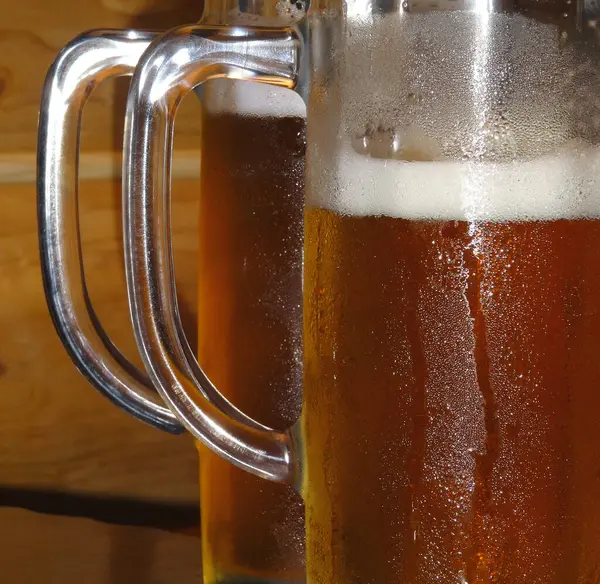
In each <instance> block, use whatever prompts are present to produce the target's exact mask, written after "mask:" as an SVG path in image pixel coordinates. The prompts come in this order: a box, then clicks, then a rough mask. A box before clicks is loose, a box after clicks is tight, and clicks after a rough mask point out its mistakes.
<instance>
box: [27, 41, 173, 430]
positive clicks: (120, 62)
mask: <svg viewBox="0 0 600 584" xmlns="http://www.w3.org/2000/svg"><path fill="white" fill-rule="evenodd" d="M156 36H157V35H156V33H150V32H142V31H134V30H129V31H124V30H95V31H90V32H88V33H85V34H83V35H81V36H79V37H77V38H75V39H74V40H73V41H71V42H70V43H69V44H68V45H67V46H66V47H65V48H64V49H63V50H62V51H61V52H60V54H59V55H58V57H57V58H56V60H55V61H54V63H53V64H52V66H51V68H50V70H49V71H48V74H47V76H46V81H45V84H44V89H43V95H42V102H41V111H40V117H39V134H38V180H37V188H38V201H37V207H38V230H39V246H40V256H41V257H40V259H41V266H42V279H43V283H44V292H45V295H46V301H47V303H48V308H49V310H50V314H51V316H52V320H53V322H54V326H55V328H56V331H57V333H58V335H59V337H60V339H61V341H62V343H63V345H64V346H65V348H66V349H67V352H68V353H69V355H70V357H71V359H72V360H73V361H74V362H75V365H76V366H77V368H78V369H79V371H80V372H81V373H82V374H83V375H84V376H85V377H86V378H87V379H88V380H89V381H90V382H91V383H92V385H93V386H94V387H96V388H97V389H98V390H99V391H100V392H101V393H103V394H104V395H105V396H107V397H108V398H109V399H111V400H112V401H113V402H114V403H116V404H117V405H119V406H120V407H121V408H123V409H124V410H125V411H127V412H129V413H130V414H132V415H133V416H135V417H136V418H139V419H140V420H143V421H144V422H147V423H149V424H151V425H152V426H155V427H157V428H160V429H162V430H165V431H168V432H171V433H175V434H179V433H181V432H183V431H184V428H183V426H182V425H181V424H180V423H179V422H178V421H177V418H176V417H175V416H174V415H173V413H172V412H171V411H170V410H169V408H167V407H166V406H165V404H164V403H163V402H162V400H161V399H160V396H159V395H158V394H157V393H156V391H155V389H154V388H153V386H152V385H151V383H150V381H149V380H148V378H147V376H146V375H145V374H143V373H142V372H141V371H139V370H138V369H136V368H135V367H134V366H133V365H132V364H131V363H129V362H128V361H127V359H126V358H125V357H124V356H123V355H122V354H121V353H120V352H119V351H118V349H117V348H116V347H115V346H114V345H113V343H112V342H111V341H110V339H109V338H108V336H107V335H106V333H105V332H104V331H103V329H102V326H101V325H100V323H99V321H98V319H97V317H96V315H95V313H94V310H93V308H92V305H91V302H90V299H89V296H88V293H87V289H86V284H85V278H84V274H83V264H82V257H81V241H80V235H79V223H78V221H79V220H78V209H77V206H78V192H77V191H78V185H77V179H78V155H79V152H78V150H79V135H80V126H81V115H82V110H83V107H84V104H85V102H86V99H87V97H88V96H89V94H90V93H91V92H92V91H93V89H94V88H95V87H96V86H97V85H98V84H99V83H100V82H101V81H103V80H105V79H108V78H111V77H117V76H123V75H131V74H132V72H133V70H134V68H135V66H136V64H137V62H138V59H139V58H140V56H141V54H142V53H143V51H144V50H145V49H146V48H147V47H148V45H149V44H150V41H151V40H152V39H153V38H155V37H156Z"/></svg>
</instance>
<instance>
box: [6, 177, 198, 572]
mask: <svg viewBox="0 0 600 584" xmlns="http://www.w3.org/2000/svg"><path fill="white" fill-rule="evenodd" d="M80 190H81V197H80V199H81V200H80V213H81V219H82V220H81V224H82V243H83V254H84V262H85V271H86V275H87V278H88V285H89V289H90V295H91V298H92V302H93V303H94V307H95V308H96V310H97V312H98V315H99V317H100V319H101V321H102V322H103V324H104V325H105V328H106V330H107V332H108V333H109V335H110V336H111V337H112V338H113V339H114V340H115V342H116V344H117V346H118V347H119V348H120V349H121V350H122V351H123V352H124V353H125V355H127V356H128V357H130V358H131V359H132V360H133V361H135V362H137V363H139V357H138V355H137V351H136V348H135V343H134V341H133V334H132V331H131V325H130V321H129V315H128V308H127V300H126V292H125V279H124V270H123V260H122V242H121V238H120V232H121V215H120V185H119V183H118V182H117V181H112V182H111V181H84V182H83V183H82V185H81V189H80ZM197 193H198V182H197V181H195V180H187V181H178V182H175V184H174V202H173V231H174V247H175V263H176V269H177V271H178V286H179V292H180V297H181V298H180V302H181V305H182V312H183V316H184V320H185V321H186V322H185V326H186V329H187V330H188V331H190V336H191V337H192V342H194V331H195V305H196V259H197V241H196V237H197V231H196V230H197V215H198V202H197V199H198V197H197V196H196V195H197ZM0 209H2V216H1V219H0V221H1V223H0V299H1V302H0V486H11V487H23V488H38V489H51V490H58V491H64V492H73V493H93V494H98V495H101V496H102V495H119V496H127V497H131V498H136V499H149V500H156V501H175V502H193V503H196V502H197V500H198V486H197V460H196V452H195V448H194V446H193V443H192V440H191V438H190V437H189V436H187V435H186V436H180V437H175V436H170V435H167V434H164V433H163V432H160V431H158V430H155V429H153V428H150V427H148V426H146V425H145V424H142V423H141V422H138V421H136V420H134V419H132V418H131V417H130V416H128V415H127V414H125V413H123V412H121V411H120V410H119V409H118V408H117V407H116V406H114V405H112V404H111V403H109V402H108V400H106V399H105V398H104V397H102V396H100V395H99V394H98V393H97V392H96V391H95V390H94V389H93V388H92V387H91V386H90V385H89V384H88V383H87V381H86V380H85V379H83V377H82V376H81V375H80V374H79V373H78V372H77V371H76V369H75V367H74V365H73V364H72V362H71V361H70V359H69V357H68V356H67V354H66V352H65V350H64V349H63V347H62V345H61V343H60V341H59V340H58V337H57V335H56V333H55V331H54V328H53V325H52V323H51V321H50V317H49V315H48V309H47V306H46V302H45V299H44V295H43V291H42V283H41V276H40V266H39V259H38V240H37V220H36V208H35V185H34V183H31V184H23V185H19V184H2V185H0ZM82 581H83V580H82Z"/></svg>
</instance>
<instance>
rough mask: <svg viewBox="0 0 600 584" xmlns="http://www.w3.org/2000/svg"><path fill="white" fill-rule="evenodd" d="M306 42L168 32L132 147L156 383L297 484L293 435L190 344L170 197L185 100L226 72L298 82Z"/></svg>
mask: <svg viewBox="0 0 600 584" xmlns="http://www.w3.org/2000/svg"><path fill="white" fill-rule="evenodd" d="M300 49H301V41H300V38H299V36H298V35H297V33H296V32H295V31H294V30H293V29H291V28H277V29H275V28H268V29H266V28H250V27H249V28H245V27H244V28H242V27H216V26H185V27H180V28H177V29H173V30H171V31H169V32H167V33H165V34H163V35H161V36H160V37H159V38H158V39H156V40H155V41H153V43H152V44H151V45H150V47H149V48H148V49H147V50H146V51H145V52H144V54H143V56H142V57H141V58H140V61H139V63H138V66H137V67H136V70H135V73H134V76H133V79H132V82H131V86H130V90H129V96H128V101H127V113H126V122H125V141H124V151H123V210H124V211H123V229H124V245H125V257H126V262H125V267H126V275H127V286H128V291H129V301H130V309H131V316H132V320H133V328H134V334H135V337H136V342H137V344H138V348H139V350H140V354H141V355H142V360H143V362H144V366H145V367H146V370H147V372H148V375H149V376H150V379H151V381H152V383H153V385H154V386H155V387H156V388H157V389H158V391H159V393H160V394H161V396H162V397H163V399H164V400H165V402H166V403H167V404H168V405H169V407H170V408H171V410H172V411H173V412H174V413H175V414H176V415H177V417H178V419H179V420H181V421H182V423H183V424H184V426H186V428H187V429H188V430H189V431H190V432H191V433H192V434H193V435H194V437H196V438H197V439H199V440H201V441H202V442H203V443H204V444H205V445H207V446H208V447H209V448H211V449H212V450H213V451H215V452H217V453H219V454H220V455H221V456H223V457H225V458H226V459H228V460H229V461H231V462H232V463H234V464H236V465H237V466H239V467H241V468H244V469H246V470H248V471H250V472H253V473H254V474H257V475H259V476H261V477H263V478H267V479H270V480H273V481H281V482H293V483H295V482H296V479H297V473H296V471H297V461H296V455H295V448H294V440H293V437H292V433H291V432H290V431H287V432H276V431H274V430H270V429H268V428H265V427H264V426H261V425H260V424H258V423H257V422H255V421H253V420H251V419H249V418H248V417H246V416H244V415H243V414H242V413H241V412H239V411H238V410H236V409H235V408H234V406H232V405H231V404H229V402H227V400H225V398H224V397H223V396H222V395H221V394H219V392H218V390H217V388H215V387H214V386H213V385H212V384H211V382H210V380H209V379H208V378H207V376H206V375H205V374H204V373H203V371H202V369H201V368H200V366H199V365H198V362H197V360H196V358H195V356H194V354H193V352H192V351H191V350H190V347H189V344H188V342H187V339H186V337H185V334H184V333H183V328H182V326H181V318H180V316H179V310H178V306H177V294H176V286H175V278H174V268H173V259H172V250H171V225H170V224H171V219H170V198H171V156H172V139H173V127H174V120H175V114H176V111H177V107H178V105H179V104H180V103H181V101H182V100H183V98H184V97H185V96H186V95H187V94H188V93H189V92H190V91H191V90H192V89H194V87H196V86H198V85H199V84H201V83H203V82H205V81H207V80H209V79H214V78H219V77H221V78H223V77H226V78H230V79H247V80H249V82H250V81H255V82H261V83H269V84H273V85H280V86H283V87H287V88H290V89H293V88H294V87H295V85H296V83H297V81H298V70H299V64H300ZM207 147H210V145H207ZM199 285H200V286H201V285H202V282H201V281H200V282H199ZM201 325H202V323H200V326H201ZM229 358H231V359H235V358H236V355H230V356H229ZM223 403H226V404H227V406H228V407H223ZM229 408H231V409H229Z"/></svg>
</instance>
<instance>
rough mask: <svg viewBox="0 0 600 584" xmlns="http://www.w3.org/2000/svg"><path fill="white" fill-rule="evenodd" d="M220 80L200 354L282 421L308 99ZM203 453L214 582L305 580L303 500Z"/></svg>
mask: <svg viewBox="0 0 600 584" xmlns="http://www.w3.org/2000/svg"><path fill="white" fill-rule="evenodd" d="M211 83H212V85H210V84H209V85H208V86H207V89H206V95H205V103H206V109H205V110H204V111H203V117H202V144H203V150H202V161H201V164H202V184H201V199H200V228H199V232H200V250H199V260H198V261H199V274H198V276H199V300H198V322H199V335H198V355H199V362H200V364H201V366H202V367H203V368H204V370H205V371H206V373H207V374H208V376H209V377H210V379H211V380H212V381H213V382H214V383H215V384H216V386H217V387H218V388H219V389H220V390H221V391H222V392H223V393H224V394H225V395H226V396H227V397H228V398H229V399H230V400H231V401H232V402H233V403H234V404H235V405H236V406H237V407H239V408H240V409H241V410H242V411H244V412H245V413H247V414H248V415H250V416H252V417H253V418H254V419H256V420H257V421H259V422H260V423H262V424H264V425H267V426H269V427H273V428H278V429H284V428H287V427H288V426H290V425H291V424H292V423H293V422H294V421H295V419H296V418H297V417H298V415H299V412H300V407H301V386H302V338H301V337H302V246H303V224H302V223H303V208H304V150H305V135H304V125H305V122H304V105H303V102H302V100H301V99H300V98H299V97H298V96H297V95H294V94H292V92H289V91H286V90H284V89H281V88H273V87H267V86H258V85H255V84H249V83H244V82H237V83H235V84H234V83H231V82H229V81H217V82H211ZM199 450H200V490H201V513H202V518H201V522H202V545H203V570H204V582H205V583H206V584H213V583H225V582H244V583H248V582H303V581H304V506H303V503H302V500H301V498H300V496H299V495H298V494H297V493H296V492H295V491H294V490H293V489H292V488H291V487H289V486H286V485H279V484H274V483H269V482H266V481H264V480H261V479H259V478H257V477H255V476H252V475H250V474H248V473H246V472H244V471H242V470H239V469H237V468H235V467H233V466H232V465H231V464H230V463H228V462H226V461H224V460H222V459H221V458H219V457H218V456H216V455H214V454H213V453H211V452H210V451H208V450H207V449H206V448H204V447H202V446H199Z"/></svg>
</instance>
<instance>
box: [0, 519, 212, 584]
mask: <svg viewBox="0 0 600 584" xmlns="http://www.w3.org/2000/svg"><path fill="white" fill-rule="evenodd" d="M0 566H1V571H2V582H6V583H7V584H32V583H35V582H40V583H43V584H65V583H83V582H85V584H172V583H174V582H182V583H185V584H195V583H197V584H200V583H201V582H202V569H201V559H200V540H199V538H198V537H190V536H189V535H181V534H177V533H169V532H166V531H160V530H157V529H152V528H148V527H127V526H121V525H107V524H104V523H99V522H96V521H91V520H87V519H78V518H65V517H57V516H48V515H41V514H37V513H32V512H29V511H24V510H21V509H0Z"/></svg>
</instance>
